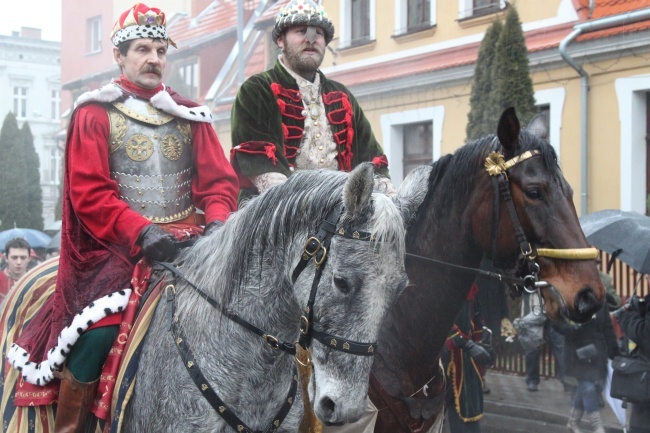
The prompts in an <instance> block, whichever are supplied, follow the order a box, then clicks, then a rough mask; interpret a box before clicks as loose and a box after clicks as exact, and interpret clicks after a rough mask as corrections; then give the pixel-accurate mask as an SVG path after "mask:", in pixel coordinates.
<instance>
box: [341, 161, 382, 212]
mask: <svg viewBox="0 0 650 433" xmlns="http://www.w3.org/2000/svg"><path fill="white" fill-rule="evenodd" d="M373 171H374V166H373V165H372V164H371V163H369V162H365V163H362V164H359V165H358V166H357V167H356V168H355V169H354V170H352V172H351V173H350V177H349V178H348V180H347V182H346V183H345V186H344V187H343V203H344V204H345V209H346V211H347V212H348V213H349V214H350V215H352V216H353V217H354V216H356V215H359V214H360V213H361V212H362V211H363V209H364V208H365V207H366V206H367V205H368V203H369V202H370V196H371V195H372V190H373V188H374V187H375V182H374V179H373Z"/></svg>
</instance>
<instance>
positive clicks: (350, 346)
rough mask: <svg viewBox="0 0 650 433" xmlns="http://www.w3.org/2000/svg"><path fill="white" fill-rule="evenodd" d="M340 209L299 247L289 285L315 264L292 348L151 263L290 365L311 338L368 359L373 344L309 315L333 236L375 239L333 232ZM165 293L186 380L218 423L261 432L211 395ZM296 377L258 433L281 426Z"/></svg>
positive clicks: (171, 295) (170, 291) (170, 288)
mask: <svg viewBox="0 0 650 433" xmlns="http://www.w3.org/2000/svg"><path fill="white" fill-rule="evenodd" d="M343 210H344V208H343V204H342V203H339V204H338V205H337V206H335V207H334V208H333V209H332V210H331V211H330V212H329V213H328V215H327V217H326V218H325V220H324V221H323V223H322V224H321V226H320V228H319V230H318V232H317V233H316V234H315V235H313V236H310V237H309V238H308V239H307V241H306V242H305V246H304V248H303V253H302V255H301V258H300V261H299V262H298V264H297V265H296V267H295V268H294V270H293V273H292V278H291V280H292V283H294V284H295V282H296V280H297V279H298V277H299V276H300V274H301V273H302V271H303V270H304V269H305V268H306V267H307V265H308V264H309V262H310V261H311V260H312V259H313V260H314V263H315V265H316V270H315V274H314V280H313V282H312V286H311V291H310V293H309V299H308V301H307V306H306V307H305V312H304V315H302V316H301V317H300V337H299V340H298V341H297V342H296V343H288V342H285V341H281V340H279V339H278V338H277V337H275V336H273V335H271V334H269V333H266V332H264V331H263V330H261V329H260V328H258V327H257V326H255V325H253V324H251V323H250V322H248V321H246V320H245V319H243V318H241V317H240V316H239V315H237V314H236V313H234V312H231V311H228V310H225V309H224V308H222V306H221V304H220V303H219V302H218V301H217V300H216V299H214V298H213V297H211V296H210V295H208V294H207V293H206V292H205V291H204V290H202V289H201V288H199V287H197V286H196V285H195V284H194V283H193V282H192V281H190V280H189V279H187V278H186V277H185V275H183V273H182V272H181V271H180V270H179V269H178V268H176V267H175V266H174V265H173V264H171V263H168V262H157V263H158V264H159V265H160V266H162V267H163V268H165V269H167V270H168V271H170V272H172V274H174V275H176V276H178V277H180V278H181V279H182V280H184V281H185V282H186V283H187V284H188V285H189V286H190V287H192V288H193V289H194V290H195V291H196V292H197V293H198V294H199V295H200V296H201V297H202V298H204V299H205V300H206V301H207V302H208V303H209V304H210V305H211V306H212V307H214V308H217V309H219V310H221V311H222V312H223V314H224V315H225V316H226V317H227V318H228V319H230V320H232V321H233V322H235V323H237V324H239V325H241V326H242V327H244V328H246V329H247V330H249V331H251V332H252V333H254V334H257V335H258V336H260V337H261V338H262V340H263V341H264V342H265V343H266V344H267V345H268V346H269V347H270V348H271V349H273V350H280V351H283V352H285V353H288V354H290V355H293V356H295V357H296V362H299V363H301V364H302V365H307V366H309V365H311V359H309V358H308V360H307V363H306V364H305V363H303V361H300V360H299V359H298V357H297V356H296V347H295V345H296V344H299V345H300V346H301V348H303V349H305V351H307V352H308V349H309V348H310V346H311V340H312V339H316V340H318V341H320V342H321V343H322V344H324V345H325V346H327V347H330V348H332V349H335V350H339V351H342V352H346V353H350V354H353V355H360V356H373V355H374V354H375V352H376V351H377V343H376V342H374V343H359V342H356V341H352V340H348V339H344V338H341V337H337V336H334V335H332V334H329V333H326V332H323V331H320V330H318V329H316V328H315V327H314V326H313V316H314V313H313V312H314V303H315V300H316V292H317V291H318V284H319V282H320V279H321V276H322V273H323V268H324V267H325V264H326V262H327V253H328V249H329V246H330V243H331V240H332V238H333V237H334V236H342V237H345V238H348V239H354V240H362V241H369V242H374V241H375V239H374V238H373V236H372V235H371V234H370V233H368V232H366V231H362V230H354V229H351V228H348V227H338V228H337V224H338V221H339V219H340V218H341V215H342V214H343ZM165 292H166V296H167V305H168V318H169V329H170V331H171V332H172V334H173V336H174V340H175V342H176V347H177V348H178V351H179V353H180V356H181V358H182V360H183V364H184V365H185V368H186V369H187V371H188V373H189V375H190V377H191V378H192V381H193V382H194V384H195V385H196V386H197V388H198V389H199V391H200V392H201V394H202V395H203V397H204V398H205V399H206V400H207V401H208V403H209V404H210V405H211V406H212V407H213V408H214V409H215V411H217V413H218V414H219V415H220V416H221V417H222V418H223V420H224V421H226V423H227V424H228V425H229V426H230V427H231V428H233V429H234V430H235V431H237V432H244V433H262V431H257V432H256V431H253V430H252V429H251V428H250V427H248V426H247V425H246V424H245V423H244V422H243V421H242V420H241V419H240V418H239V417H237V416H236V415H235V414H234V412H232V411H231V410H230V409H229V408H228V406H226V404H225V402H224V401H223V400H222V399H221V398H220V397H219V396H218V395H217V394H216V392H215V391H214V389H213V388H212V387H211V386H210V384H209V383H208V380H207V379H206V377H205V375H204V374H203V372H202V371H201V369H200V367H199V366H198V364H197V362H196V359H195V357H194V354H193V353H192V350H191V348H190V347H189V345H188V344H187V342H186V340H187V339H186V338H185V336H184V334H183V332H182V330H181V329H180V327H179V325H178V317H177V316H176V313H175V310H176V307H175V304H176V289H175V287H174V285H173V284H168V285H167V286H166V287H165ZM297 383H298V375H297V371H296V366H295V365H294V366H293V373H292V381H291V386H290V388H289V392H288V394H287V398H285V400H284V403H283V405H282V407H281V408H280V410H279V411H278V413H277V414H276V416H275V419H274V421H273V423H271V425H270V426H269V427H267V428H266V429H265V430H263V432H264V433H272V432H275V431H276V430H277V429H278V427H279V426H280V424H282V422H283V421H284V419H285V417H286V416H287V414H288V413H289V410H290V409H291V406H292V405H293V402H294V400H295V396H296V391H297Z"/></svg>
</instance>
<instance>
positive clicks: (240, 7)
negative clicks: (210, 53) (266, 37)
mask: <svg viewBox="0 0 650 433" xmlns="http://www.w3.org/2000/svg"><path fill="white" fill-rule="evenodd" d="M237 51H238V54H239V56H238V58H239V68H238V70H237V80H238V81H239V84H240V85H241V84H242V83H243V82H244V68H245V66H246V59H245V58H244V2H243V1H242V0H238V1H237Z"/></svg>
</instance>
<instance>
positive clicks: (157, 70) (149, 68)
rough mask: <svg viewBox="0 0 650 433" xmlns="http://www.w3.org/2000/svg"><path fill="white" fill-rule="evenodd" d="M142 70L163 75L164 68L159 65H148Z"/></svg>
mask: <svg viewBox="0 0 650 433" xmlns="http://www.w3.org/2000/svg"><path fill="white" fill-rule="evenodd" d="M142 72H144V73H149V72H151V73H153V74H156V75H158V76H161V75H162V70H161V69H160V68H159V67H157V66H147V67H145V68H144V69H143V70H142Z"/></svg>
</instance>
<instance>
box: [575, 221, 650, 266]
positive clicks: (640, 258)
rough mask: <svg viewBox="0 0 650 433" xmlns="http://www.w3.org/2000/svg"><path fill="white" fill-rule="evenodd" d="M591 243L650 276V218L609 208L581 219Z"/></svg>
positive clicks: (583, 228)
mask: <svg viewBox="0 0 650 433" xmlns="http://www.w3.org/2000/svg"><path fill="white" fill-rule="evenodd" d="M580 225H581V226H582V230H583V231H584V232H585V236H587V240H589V242H590V243H591V244H592V245H593V246H595V247H596V248H598V249H599V250H603V251H605V252H606V253H609V254H611V255H612V257H615V258H618V259H619V260H621V261H622V262H625V263H627V264H628V265H630V266H631V267H632V268H633V269H636V270H637V271H638V272H641V273H642V274H650V217H647V216H645V215H641V214H640V213H637V212H626V211H621V210H616V209H606V210H601V211H598V212H594V213H591V214H588V215H585V216H583V217H582V218H580Z"/></svg>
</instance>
